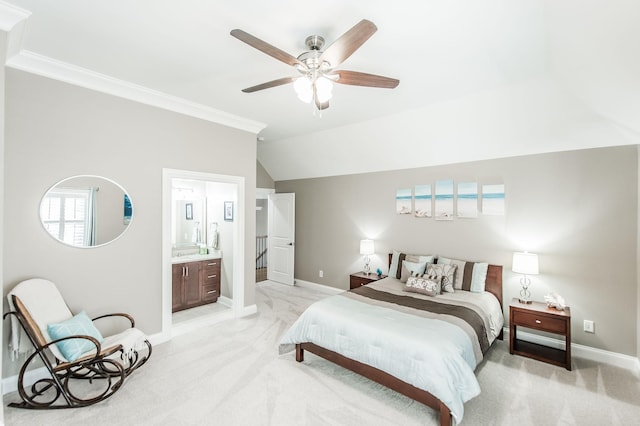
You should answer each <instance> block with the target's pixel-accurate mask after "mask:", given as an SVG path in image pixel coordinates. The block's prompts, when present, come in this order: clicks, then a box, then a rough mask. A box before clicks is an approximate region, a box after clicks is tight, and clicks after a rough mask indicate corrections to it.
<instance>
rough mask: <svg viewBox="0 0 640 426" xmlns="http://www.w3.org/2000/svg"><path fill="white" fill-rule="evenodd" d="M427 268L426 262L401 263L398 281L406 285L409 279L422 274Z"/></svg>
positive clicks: (404, 261)
mask: <svg viewBox="0 0 640 426" xmlns="http://www.w3.org/2000/svg"><path fill="white" fill-rule="evenodd" d="M426 268H427V262H420V263H414V262H407V261H406V260H403V261H402V272H401V273H400V281H401V282H403V283H406V282H407V280H408V279H409V277H416V276H419V275H422V274H424V270H425V269H426Z"/></svg>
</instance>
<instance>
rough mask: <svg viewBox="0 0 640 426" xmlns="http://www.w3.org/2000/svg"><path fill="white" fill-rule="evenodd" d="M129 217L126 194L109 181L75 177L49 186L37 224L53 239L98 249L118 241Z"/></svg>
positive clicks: (130, 214)
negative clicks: (39, 223)
mask: <svg viewBox="0 0 640 426" xmlns="http://www.w3.org/2000/svg"><path fill="white" fill-rule="evenodd" d="M132 218H133V206H132V204H131V198H130V197H129V194H127V192H126V191H125V190H124V188H122V187H121V186H120V185H118V184H117V183H116V182H114V181H112V180H111V179H107V178H104V177H101V176H92V175H79V176H72V177H70V178H67V179H64V180H61V181H60V182H58V183H56V184H55V185H53V186H52V187H51V188H50V189H49V190H48V191H47V192H46V193H45V194H44V196H43V197H42V200H41V201H40V221H41V222H42V226H43V227H44V229H45V230H46V231H47V232H48V233H49V235H51V236H52V237H53V238H55V239H56V240H58V241H60V242H61V243H64V244H67V245H70V246H73V247H82V248H89V247H98V246H102V245H105V244H108V243H110V242H112V241H113V240H116V239H117V238H119V237H120V236H121V235H122V234H123V233H124V232H125V231H126V230H127V228H128V227H129V224H130V223H131V220H132Z"/></svg>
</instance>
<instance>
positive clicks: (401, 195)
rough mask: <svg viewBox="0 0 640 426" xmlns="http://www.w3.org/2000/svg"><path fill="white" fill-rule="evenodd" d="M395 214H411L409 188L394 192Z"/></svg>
mask: <svg viewBox="0 0 640 426" xmlns="http://www.w3.org/2000/svg"><path fill="white" fill-rule="evenodd" d="M396 213H398V214H411V188H409V189H398V190H397V191H396Z"/></svg>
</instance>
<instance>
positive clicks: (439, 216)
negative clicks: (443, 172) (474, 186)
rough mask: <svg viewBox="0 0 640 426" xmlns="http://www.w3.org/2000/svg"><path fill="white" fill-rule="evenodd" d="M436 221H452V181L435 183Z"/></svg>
mask: <svg viewBox="0 0 640 426" xmlns="http://www.w3.org/2000/svg"><path fill="white" fill-rule="evenodd" d="M435 215H436V220H453V179H450V180H438V181H436V208H435Z"/></svg>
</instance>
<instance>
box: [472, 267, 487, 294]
mask: <svg viewBox="0 0 640 426" xmlns="http://www.w3.org/2000/svg"><path fill="white" fill-rule="evenodd" d="M488 270H489V264H488V263H474V264H473V274H472V275H471V288H470V289H469V291H472V292H474V293H482V292H484V286H485V283H486V282H487V271H488Z"/></svg>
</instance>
